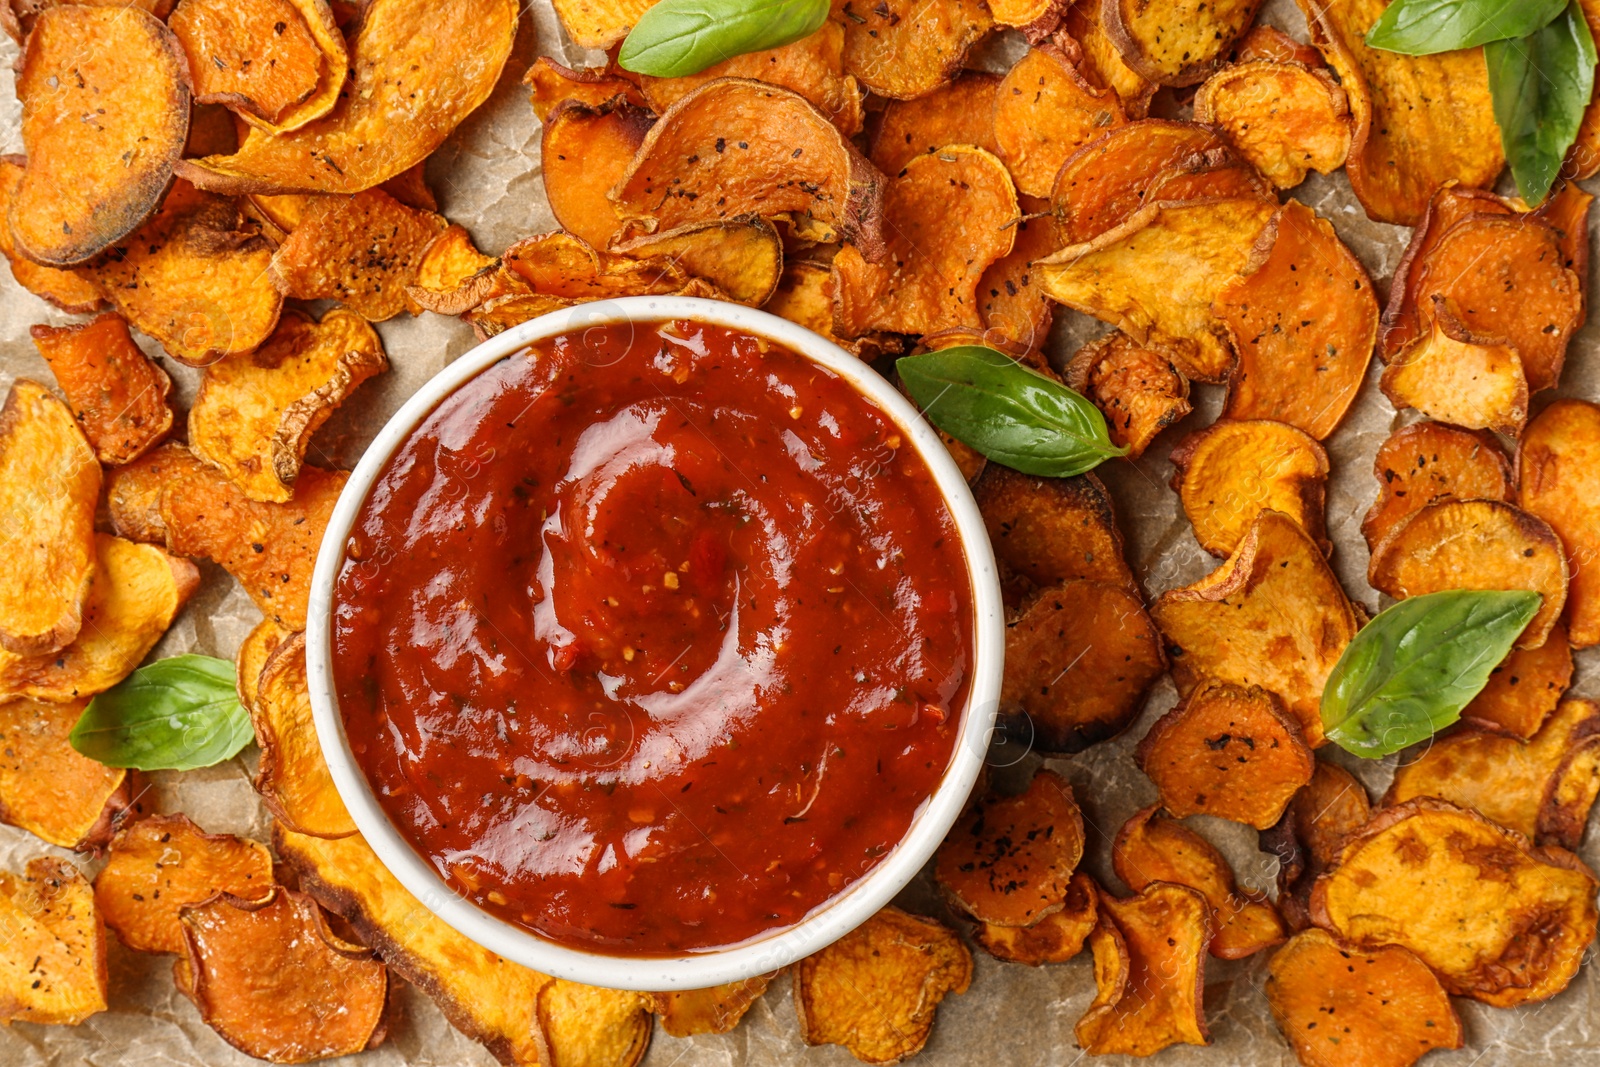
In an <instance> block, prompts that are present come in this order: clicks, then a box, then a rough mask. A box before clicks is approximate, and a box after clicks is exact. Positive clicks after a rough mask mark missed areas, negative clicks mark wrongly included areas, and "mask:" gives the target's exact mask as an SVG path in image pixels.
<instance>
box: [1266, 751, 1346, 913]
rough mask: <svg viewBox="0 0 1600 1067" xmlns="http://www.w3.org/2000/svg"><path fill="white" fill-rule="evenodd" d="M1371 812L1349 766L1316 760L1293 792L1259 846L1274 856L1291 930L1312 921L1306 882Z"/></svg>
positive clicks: (1335, 855)
mask: <svg viewBox="0 0 1600 1067" xmlns="http://www.w3.org/2000/svg"><path fill="white" fill-rule="evenodd" d="M1371 817H1372V802H1371V801H1370V800H1368V799H1367V791H1366V790H1365V789H1364V788H1362V786H1361V783H1360V782H1358V781H1356V780H1355V778H1354V777H1353V776H1352V775H1351V774H1350V772H1349V771H1347V770H1345V769H1344V768H1343V767H1340V766H1338V765H1336V764H1333V763H1325V762H1323V761H1322V760H1318V761H1317V769H1316V771H1315V772H1314V773H1313V774H1312V775H1311V781H1309V782H1307V783H1306V785H1305V786H1304V787H1303V788H1302V789H1301V790H1300V791H1299V792H1298V793H1296V794H1295V795H1294V799H1293V800H1291V801H1289V806H1288V808H1286V809H1284V813H1283V818H1282V819H1280V820H1278V823H1277V825H1276V826H1274V827H1272V828H1271V829H1270V830H1266V831H1263V832H1262V834H1261V847H1262V849H1263V850H1264V851H1269V852H1272V853H1274V854H1275V855H1276V856H1277V857H1278V910H1279V912H1281V913H1282V915H1283V918H1284V921H1285V922H1286V923H1288V925H1289V928H1290V929H1292V930H1304V929H1305V928H1306V927H1307V926H1309V925H1311V915H1310V904H1311V887H1312V885H1314V884H1315V883H1316V880H1317V879H1318V878H1320V877H1321V876H1322V874H1323V872H1324V871H1326V870H1327V869H1328V868H1329V867H1332V866H1333V865H1334V864H1335V863H1337V862H1338V860H1339V853H1340V851H1341V850H1342V849H1343V848H1344V843H1345V839H1346V838H1348V837H1350V835H1352V834H1354V833H1355V832H1356V831H1357V830H1359V829H1361V827H1363V826H1365V825H1366V823H1367V820H1368V819H1369V818H1371Z"/></svg>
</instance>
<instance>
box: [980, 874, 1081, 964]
mask: <svg viewBox="0 0 1600 1067" xmlns="http://www.w3.org/2000/svg"><path fill="white" fill-rule="evenodd" d="M1099 918H1100V890H1099V887H1098V886H1096V885H1095V881H1094V879H1093V878H1091V877H1089V875H1088V874H1087V873H1085V872H1083V871H1076V872H1074V873H1073V875H1072V881H1070V882H1069V883H1067V899H1066V903H1065V904H1064V905H1063V906H1062V908H1061V910H1060V911H1053V912H1051V913H1050V914H1049V915H1046V916H1045V917H1044V918H1042V919H1040V920H1038V921H1037V922H1035V923H1034V924H1033V925H1032V926H992V925H990V924H988V923H979V924H978V926H977V928H976V929H975V930H974V931H973V933H972V939H973V940H974V941H976V942H977V943H978V947H979V948H981V949H983V950H984V951H985V952H987V953H988V954H989V955H991V956H993V957H994V958H995V959H997V960H1005V961H1006V962H1008V963H1026V964H1027V965H1028V966H1029V967H1038V966H1039V965H1040V964H1045V963H1066V962H1067V961H1068V960H1070V959H1072V958H1073V957H1074V956H1076V955H1077V954H1078V953H1080V952H1082V951H1083V946H1084V944H1085V942H1087V941H1088V940H1089V935H1090V934H1091V933H1093V932H1094V928H1095V925H1096V924H1097V923H1098V922H1099Z"/></svg>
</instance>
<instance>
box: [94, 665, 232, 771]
mask: <svg viewBox="0 0 1600 1067" xmlns="http://www.w3.org/2000/svg"><path fill="white" fill-rule="evenodd" d="M70 740H71V742H72V747H73V748H75V749H77V750H78V751H79V752H80V753H82V754H83V755H85V756H88V757H89V758H90V759H92V760H97V761H99V762H101V763H104V764H105V765H106V766H108V767H134V768H137V769H138V770H141V771H191V770H194V769H195V768H197V767H209V766H211V765H212V764H213V763H221V762H222V761H223V760H225V759H231V758H232V757H233V756H235V755H237V754H238V753H239V750H240V749H242V748H244V746H246V745H248V744H249V743H250V742H251V741H253V740H255V730H254V729H253V728H252V727H251V725H250V714H249V713H248V712H247V711H245V709H244V707H243V706H242V705H241V704H240V703H239V694H238V689H237V686H236V683H235V675H234V669H233V664H232V663H230V662H228V661H227V660H225V659H215V658H213V657H211V656H194V655H188V656H173V657H171V658H169V659H163V660H157V661H156V662H155V663H152V664H150V665H149V666H148V667H141V668H139V669H138V670H136V671H134V672H133V673H132V674H130V675H129V676H128V677H126V678H124V679H123V680H122V681H120V682H118V683H117V684H116V685H114V686H112V687H111V688H110V689H107V690H106V691H105V692H104V693H101V694H100V695H99V696H97V697H95V698H94V699H93V700H91V701H89V706H88V707H87V708H84V709H83V715H82V716H81V717H80V718H79V719H78V725H76V726H74V727H73V728H72V734H71V735H70Z"/></svg>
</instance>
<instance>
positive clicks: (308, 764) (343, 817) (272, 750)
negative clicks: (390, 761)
mask: <svg viewBox="0 0 1600 1067" xmlns="http://www.w3.org/2000/svg"><path fill="white" fill-rule="evenodd" d="M250 721H251V723H252V724H253V725H254V726H255V729H256V743H257V744H259V745H260V746H261V764H260V767H259V768H258V769H257V770H256V778H255V783H254V784H255V787H256V792H258V793H260V794H261V799H262V802H263V803H265V804H266V805H267V809H268V810H269V811H271V812H272V814H273V815H275V816H277V818H278V821H279V822H281V823H283V825H284V826H285V827H287V828H288V829H290V830H293V831H294V832H295V833H297V834H309V835H311V836H314V837H348V836H349V835H351V834H353V833H355V832H356V825H355V823H354V822H352V821H351V819H350V813H349V812H348V811H346V810H345V806H344V802H343V801H342V800H340V799H339V792H338V790H336V789H335V788H334V786H333V778H332V776H331V775H330V774H329V773H328V765H327V764H326V763H325V762H323V759H322V745H321V744H320V743H319V742H318V741H317V730H316V727H315V726H313V725H312V723H311V693H310V692H309V690H308V688H307V681H306V639H305V636H304V635H303V634H296V635H294V636H293V637H291V638H289V639H288V640H287V641H285V642H284V643H283V644H282V645H280V646H279V647H278V648H277V650H276V651H274V652H273V653H272V655H271V657H269V658H268V659H267V661H266V663H265V664H264V665H263V666H262V668H261V675H260V677H259V678H258V679H257V682H256V699H255V701H254V702H253V703H252V704H251V706H250Z"/></svg>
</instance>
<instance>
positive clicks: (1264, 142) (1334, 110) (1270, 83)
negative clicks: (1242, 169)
mask: <svg viewBox="0 0 1600 1067" xmlns="http://www.w3.org/2000/svg"><path fill="white" fill-rule="evenodd" d="M1194 120H1195V121H1196V122H1203V123H1206V124H1207V125H1210V126H1216V127H1218V128H1220V129H1222V130H1223V131H1225V132H1226V133H1227V135H1228V140H1230V141H1232V142H1233V146H1234V147H1235V148H1237V149H1238V150H1239V154H1240V155H1242V156H1243V157H1244V158H1245V159H1247V160H1249V161H1250V163H1251V164H1252V165H1253V166H1254V167H1255V168H1256V169H1257V170H1259V171H1260V172H1261V173H1262V174H1264V175H1265V176H1266V177H1267V179H1268V180H1270V181H1271V182H1272V184H1273V185H1276V186H1277V187H1278V188H1279V189H1293V188H1294V187H1295V186H1297V185H1299V184H1300V183H1301V182H1303V181H1305V179H1306V172H1307V171H1311V170H1314V171H1316V172H1317V173H1318V174H1331V173H1332V172H1333V171H1335V170H1338V169H1339V167H1341V166H1343V165H1344V160H1345V156H1346V154H1347V153H1348V152H1349V151H1350V106H1349V103H1348V101H1347V99H1346V97H1345V93H1344V90H1343V89H1341V88H1340V87H1339V83H1338V82H1336V81H1335V80H1334V79H1333V76H1332V75H1331V74H1327V73H1325V72H1323V71H1320V70H1311V69H1308V68H1306V67H1304V66H1301V65H1300V64H1298V63H1272V62H1262V61H1256V62H1248V63H1239V64H1236V65H1234V66H1230V67H1224V68H1223V69H1222V70H1220V71H1218V72H1217V73H1215V74H1213V75H1212V76H1211V77H1210V78H1207V79H1206V83H1205V84H1204V85H1202V86H1201V87H1200V91H1199V92H1198V93H1197V94H1195V98H1194Z"/></svg>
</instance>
